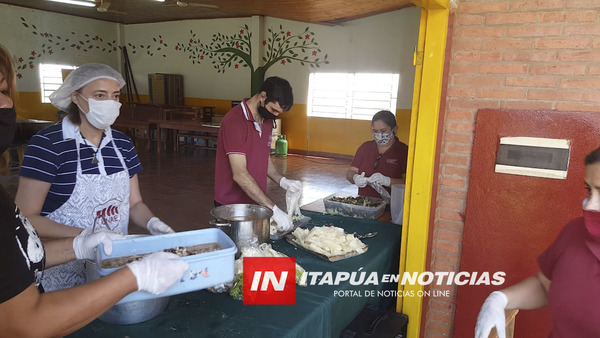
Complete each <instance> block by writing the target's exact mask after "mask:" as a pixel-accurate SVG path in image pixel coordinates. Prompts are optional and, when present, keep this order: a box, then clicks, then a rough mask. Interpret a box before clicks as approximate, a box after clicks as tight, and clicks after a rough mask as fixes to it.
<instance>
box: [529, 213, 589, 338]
mask: <svg viewBox="0 0 600 338" xmlns="http://www.w3.org/2000/svg"><path fill="white" fill-rule="evenodd" d="M587 239H588V232H587V230H586V229H585V226H584V224H583V217H579V218H576V219H574V220H572V221H571V222H569V224H567V226H566V227H565V228H564V229H563V230H562V232H561V233H560V234H559V235H558V237H557V238H556V240H555V241H554V243H552V244H551V245H550V247H548V249H546V251H544V253H542V254H541V255H540V256H539V257H538V265H539V267H540V270H541V271H542V273H543V274H544V276H546V277H547V278H548V279H550V281H551V284H550V290H549V291H548V305H549V306H550V310H551V311H552V333H551V334H550V337H552V338H558V337H578V338H592V337H600V305H599V304H600V261H599V260H598V258H597V257H596V256H594V254H592V251H591V250H590V249H589V248H588V246H587V244H586V240H587Z"/></svg>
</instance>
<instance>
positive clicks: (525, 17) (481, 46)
mask: <svg viewBox="0 0 600 338" xmlns="http://www.w3.org/2000/svg"><path fill="white" fill-rule="evenodd" d="M452 26H453V27H452V29H451V30H449V32H448V34H450V35H451V41H452V43H451V45H450V48H449V50H448V51H447V57H449V62H447V64H449V69H448V70H447V71H448V77H447V87H446V93H447V94H446V97H445V98H442V109H444V110H445V117H444V119H443V120H440V124H441V125H442V126H443V135H442V142H441V148H440V149H439V152H440V161H439V167H438V177H437V178H438V185H437V186H436V187H435V188H434V191H435V193H436V208H435V220H434V224H433V233H432V234H433V236H432V240H431V248H432V251H431V253H430V257H431V263H430V264H431V265H430V267H429V269H428V270H429V271H449V270H453V271H458V270H459V268H460V266H459V262H460V252H461V242H462V236H463V233H462V231H463V225H464V223H463V218H462V215H463V214H464V211H465V204H466V198H467V190H468V188H469V169H470V163H471V152H472V145H473V131H474V129H475V128H474V127H475V126H474V122H475V115H476V112H477V110H478V109H480V108H509V109H554V110H561V111H597V112H600V1H599V0H509V1H494V0H462V1H460V3H459V6H458V8H457V9H456V11H455V13H454V17H453V25H452ZM444 287H445V288H450V289H449V290H450V291H451V295H452V296H451V297H439V298H431V299H428V300H426V304H425V307H424V309H425V311H426V313H424V317H423V318H425V322H424V325H423V326H424V330H423V331H422V333H423V334H422V336H425V337H450V336H452V332H453V327H454V325H455V324H456V325H458V323H454V310H455V304H454V302H455V296H456V288H455V287H447V286H444ZM444 287H442V288H441V289H440V290H444Z"/></svg>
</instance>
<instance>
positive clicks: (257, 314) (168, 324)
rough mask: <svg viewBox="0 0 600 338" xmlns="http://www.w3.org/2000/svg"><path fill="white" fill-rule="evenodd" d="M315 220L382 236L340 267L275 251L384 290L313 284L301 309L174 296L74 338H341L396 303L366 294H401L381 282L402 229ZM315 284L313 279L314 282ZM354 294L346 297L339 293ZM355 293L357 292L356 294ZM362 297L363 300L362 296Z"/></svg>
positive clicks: (300, 253)
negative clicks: (374, 281) (373, 309)
mask: <svg viewBox="0 0 600 338" xmlns="http://www.w3.org/2000/svg"><path fill="white" fill-rule="evenodd" d="M303 213H304V214H305V215H306V216H309V217H311V218H312V219H311V221H310V222H309V223H308V225H307V227H308V228H311V227H313V226H320V225H324V224H333V225H335V226H338V227H341V228H344V229H345V230H346V232H348V233H353V232H356V233H359V234H361V233H367V232H372V231H377V232H378V235H377V236H375V237H373V238H369V239H363V242H364V243H365V244H367V245H369V249H368V250H367V252H365V253H363V254H361V255H358V256H355V257H352V258H348V259H345V260H341V261H337V262H328V261H325V260H323V259H321V258H319V257H317V256H315V255H313V254H311V253H309V252H307V251H305V250H303V249H300V248H296V247H294V246H292V245H290V244H289V243H287V242H286V241H285V240H279V241H276V242H274V243H273V248H274V249H275V250H277V251H280V252H283V253H284V254H286V255H288V256H291V257H296V261H297V263H299V264H300V265H302V266H303V267H304V268H305V269H306V270H307V271H322V272H324V273H325V272H332V273H333V275H334V276H335V273H336V272H338V271H345V272H349V273H351V272H353V271H361V272H362V271H364V272H366V274H367V275H369V274H370V273H371V272H373V271H374V272H377V273H378V276H379V285H366V286H365V285H351V284H350V283H349V282H343V283H341V284H340V285H310V284H309V285H308V286H306V287H299V286H297V287H296V305H243V304H242V302H241V301H237V300H234V299H232V298H231V297H230V296H229V295H228V294H214V293H211V292H208V291H206V290H200V291H197V292H190V293H185V294H181V295H177V296H172V297H171V301H170V303H169V305H168V307H167V309H166V310H165V311H164V312H163V313H161V314H160V315H159V316H157V317H155V318H153V319H151V320H149V321H146V322H143V323H139V324H133V325H112V324H107V323H104V322H102V321H100V320H95V321H93V322H92V323H90V324H88V325H87V326H85V327H84V328H82V329H80V330H79V331H77V332H75V333H73V334H72V335H70V336H69V337H86V338H88V337H131V338H137V337H144V338H146V337H228V338H229V337H278V338H279V337H339V334H340V332H341V331H342V330H343V329H344V327H346V326H347V325H348V324H349V323H350V322H351V321H352V319H354V317H356V316H357V315H358V314H359V313H360V311H361V310H362V309H363V308H364V307H365V305H367V304H374V305H377V306H379V307H380V308H382V309H386V308H389V307H390V306H392V305H393V304H395V300H396V298H395V297H393V296H390V295H389V294H388V295H387V297H385V296H379V297H377V296H366V295H365V291H371V290H375V295H377V291H378V290H396V287H397V284H396V283H381V276H382V275H383V274H397V273H398V259H399V255H400V236H401V233H402V227H401V226H400V225H396V224H393V223H382V222H378V221H375V220H364V219H356V218H348V217H342V216H331V215H324V214H320V213H314V212H307V211H304V212H303ZM309 283H310V280H309ZM340 290H350V291H352V294H348V295H347V296H345V297H340V296H338V295H334V291H338V292H339V291H340ZM354 291H356V292H354ZM357 293H360V297H359V296H357Z"/></svg>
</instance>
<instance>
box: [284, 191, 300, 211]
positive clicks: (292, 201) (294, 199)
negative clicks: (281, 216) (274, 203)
mask: <svg viewBox="0 0 600 338" xmlns="http://www.w3.org/2000/svg"><path fill="white" fill-rule="evenodd" d="M290 190H291V189H290ZM290 190H288V191H286V193H285V205H286V206H287V213H288V216H290V218H292V217H293V216H297V217H299V218H302V213H300V197H302V190H300V191H296V192H292V191H290Z"/></svg>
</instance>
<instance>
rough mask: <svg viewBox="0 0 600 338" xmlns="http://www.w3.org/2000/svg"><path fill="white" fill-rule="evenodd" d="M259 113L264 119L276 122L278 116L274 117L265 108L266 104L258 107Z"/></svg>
mask: <svg viewBox="0 0 600 338" xmlns="http://www.w3.org/2000/svg"><path fill="white" fill-rule="evenodd" d="M258 113H259V114H260V116H262V117H263V119H269V120H275V119H276V118H277V116H275V115H273V114H272V113H271V112H270V111H269V110H268V109H267V108H265V105H264V103H262V104H259V105H258Z"/></svg>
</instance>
